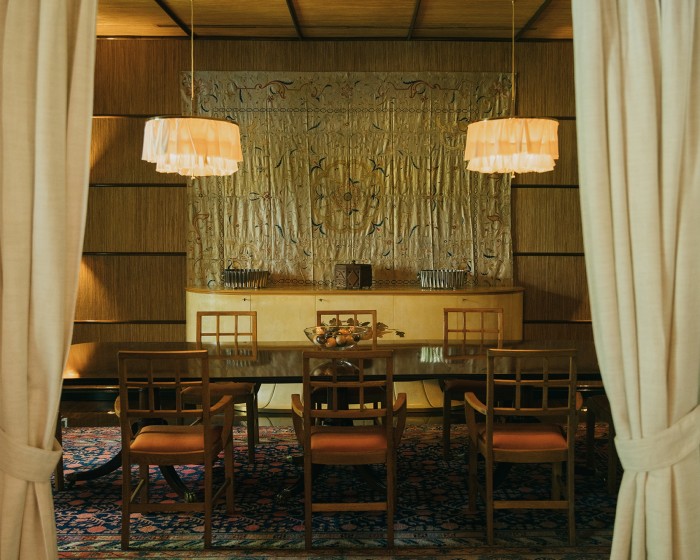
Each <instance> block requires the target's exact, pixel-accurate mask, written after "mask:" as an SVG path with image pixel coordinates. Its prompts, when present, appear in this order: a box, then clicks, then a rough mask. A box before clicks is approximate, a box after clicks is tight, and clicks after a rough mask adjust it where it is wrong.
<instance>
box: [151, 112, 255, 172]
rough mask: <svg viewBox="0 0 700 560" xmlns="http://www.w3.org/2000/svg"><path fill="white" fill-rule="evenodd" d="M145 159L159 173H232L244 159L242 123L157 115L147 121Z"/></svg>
mask: <svg viewBox="0 0 700 560" xmlns="http://www.w3.org/2000/svg"><path fill="white" fill-rule="evenodd" d="M141 159H144V160H146V161H149V162H151V163H155V164H156V171H158V172H159V173H179V174H180V175H186V176H189V177H207V176H211V175H231V174H233V173H235V172H236V171H238V162H240V161H243V153H242V150H241V137H240V131H239V128H238V125H237V124H236V123H234V122H231V121H226V120H221V119H211V118H204V117H187V116H184V117H155V118H153V119H149V120H148V121H146V126H145V129H144V135H143V152H142V154H141Z"/></svg>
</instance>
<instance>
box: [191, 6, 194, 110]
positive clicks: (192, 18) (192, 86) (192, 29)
mask: <svg viewBox="0 0 700 560" xmlns="http://www.w3.org/2000/svg"><path fill="white" fill-rule="evenodd" d="M190 68H191V73H190V115H191V116H194V0H190Z"/></svg>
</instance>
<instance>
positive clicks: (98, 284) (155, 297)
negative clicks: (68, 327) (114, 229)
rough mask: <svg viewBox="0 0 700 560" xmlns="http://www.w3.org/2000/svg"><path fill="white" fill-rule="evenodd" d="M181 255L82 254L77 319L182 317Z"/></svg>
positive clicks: (182, 277)
mask: <svg viewBox="0 0 700 560" xmlns="http://www.w3.org/2000/svg"><path fill="white" fill-rule="evenodd" d="M184 285H185V257H184V256H122V255H119V256H115V255H85V256H83V260H82V264H81V267H80V280H79V287H78V302H77V305H76V311H75V318H76V320H112V321H114V320H116V321H134V320H140V321H144V320H156V321H165V320H170V321H178V320H184V318H185V290H184Z"/></svg>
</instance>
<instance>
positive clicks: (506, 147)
mask: <svg viewBox="0 0 700 560" xmlns="http://www.w3.org/2000/svg"><path fill="white" fill-rule="evenodd" d="M558 128H559V123H558V122H557V121H555V120H553V119H541V118H537V119H535V118H500V119H488V120H483V121H478V122H475V123H472V124H470V125H469V126H468V127H467V144H466V147H465V149H464V159H465V160H468V161H469V164H468V165H467V169H468V170H469V171H478V172H480V173H531V172H536V173H544V172H546V171H551V170H552V169H554V165H555V160H556V159H559V139H558V131H557V129H558Z"/></svg>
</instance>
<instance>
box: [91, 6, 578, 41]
mask: <svg viewBox="0 0 700 560" xmlns="http://www.w3.org/2000/svg"><path fill="white" fill-rule="evenodd" d="M193 9H194V33H195V37H197V38H218V39H223V38H226V39H283V40H373V39H392V40H504V39H510V38H511V18H512V4H511V0H194V5H193ZM191 22H192V17H191V13H190V0H100V1H99V8H98V16H97V36H98V37H103V38H106V37H152V38H163V37H187V36H189V34H190V31H191V29H192V25H191ZM515 34H516V38H517V39H518V40H522V39H529V40H551V39H559V40H561V39H572V24H571V0H516V1H515Z"/></svg>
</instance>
